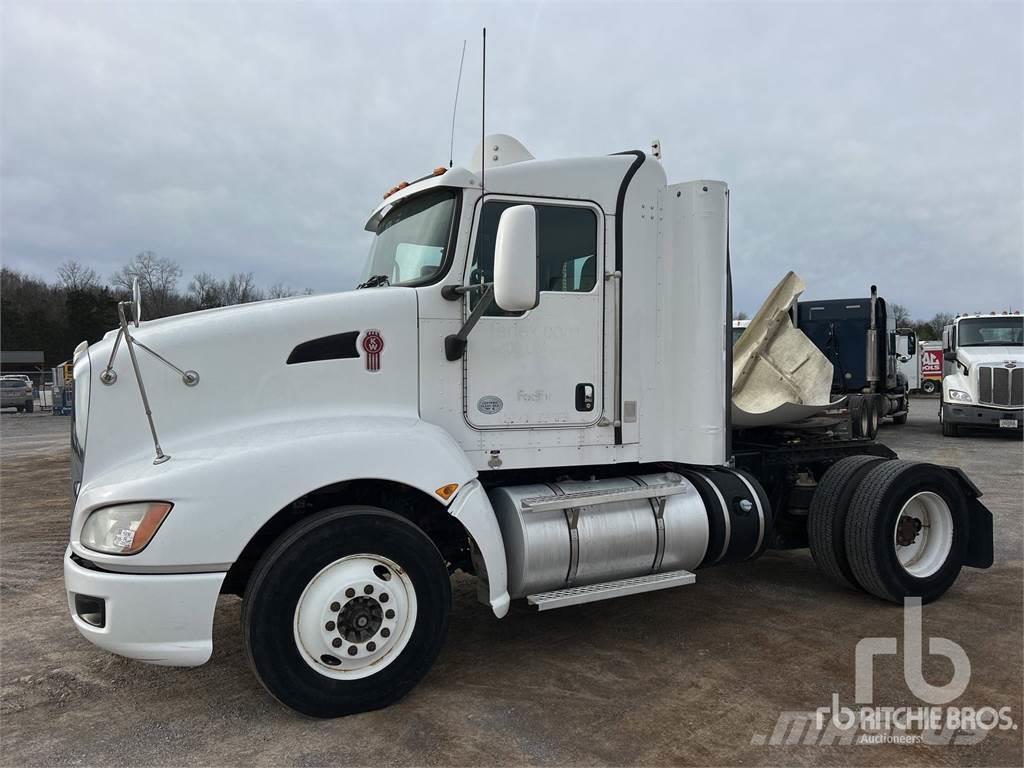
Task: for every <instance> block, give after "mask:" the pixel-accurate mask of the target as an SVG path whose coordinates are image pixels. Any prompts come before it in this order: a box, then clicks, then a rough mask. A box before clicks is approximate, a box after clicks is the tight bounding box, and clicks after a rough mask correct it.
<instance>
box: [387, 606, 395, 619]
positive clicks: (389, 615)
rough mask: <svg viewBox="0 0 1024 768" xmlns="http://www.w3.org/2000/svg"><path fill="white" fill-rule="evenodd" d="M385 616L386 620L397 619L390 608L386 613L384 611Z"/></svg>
mask: <svg viewBox="0 0 1024 768" xmlns="http://www.w3.org/2000/svg"><path fill="white" fill-rule="evenodd" d="M384 616H385V617H386V618H389V619H393V618H395V612H394V611H392V610H391V609H390V608H388V609H387V610H386V611H384Z"/></svg>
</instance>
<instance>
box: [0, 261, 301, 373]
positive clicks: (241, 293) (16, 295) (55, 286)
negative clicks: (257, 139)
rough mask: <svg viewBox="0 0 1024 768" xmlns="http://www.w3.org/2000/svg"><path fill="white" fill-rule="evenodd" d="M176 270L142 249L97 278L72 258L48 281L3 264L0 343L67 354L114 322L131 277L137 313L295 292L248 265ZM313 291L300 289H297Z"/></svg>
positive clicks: (53, 355)
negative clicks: (137, 292)
mask: <svg viewBox="0 0 1024 768" xmlns="http://www.w3.org/2000/svg"><path fill="white" fill-rule="evenodd" d="M182 275H183V271H182V268H181V266H180V265H179V264H178V263H177V262H175V261H174V260H173V259H169V258H167V257H162V256H157V255H156V254H155V253H153V252H152V251H143V252H142V253H139V254H137V255H136V256H135V257H134V258H132V260H131V261H129V262H128V263H127V264H125V265H124V266H123V267H121V268H120V269H119V270H117V271H116V272H114V274H112V275H111V276H110V278H109V279H107V280H103V279H102V278H101V277H100V275H99V274H98V273H97V272H96V270H94V269H92V268H91V267H88V266H85V265H83V264H81V263H80V262H77V261H67V262H65V263H64V264H62V265H61V266H60V267H59V268H58V269H57V279H56V280H55V281H54V282H47V281H46V280H44V279H42V278H39V277H34V276H32V275H28V274H25V273H24V272H20V271H18V270H15V269H9V268H7V267H4V268H3V269H2V270H0V317H2V318H3V322H2V323H0V346H2V347H3V349H4V350H9V351H14V350H21V351H29V350H42V351H43V353H44V355H45V357H46V364H47V366H53V365H57V364H58V363H61V362H63V361H64V360H67V359H68V358H70V357H71V353H72V352H73V351H74V349H75V347H76V346H77V345H78V343H79V342H81V341H83V340H84V341H88V342H90V343H92V342H95V341H98V340H99V339H100V338H102V336H103V334H105V333H106V332H107V331H109V330H111V329H112V328H116V327H117V325H118V317H117V302H118V301H121V300H124V299H127V298H129V296H130V294H131V286H132V282H133V281H134V280H135V279H138V281H139V286H140V288H141V289H142V314H143V318H144V319H153V318H157V317H167V316H170V315H178V314H181V313H183V312H192V311H194V310H198V309H212V308H214V307H226V306H230V305H232V304H245V303H248V302H251V301H261V300H263V299H278V298H284V297H287V296H293V295H295V293H296V292H295V291H293V290H292V289H291V288H289V287H288V286H286V285H284V284H283V283H275V284H274V285H271V286H269V287H267V288H261V287H260V286H259V285H258V284H257V283H256V280H255V278H254V277H253V273H252V272H235V273H233V274H231V275H228V276H227V277H226V278H219V277H217V276H215V275H213V274H211V273H209V272H197V273H196V274H194V275H193V276H192V278H191V279H190V280H189V281H188V284H187V285H185V286H184V288H183V289H179V283H180V281H181V279H182ZM312 292H313V291H312V290H310V289H306V290H305V291H304V293H307V294H310V293H312Z"/></svg>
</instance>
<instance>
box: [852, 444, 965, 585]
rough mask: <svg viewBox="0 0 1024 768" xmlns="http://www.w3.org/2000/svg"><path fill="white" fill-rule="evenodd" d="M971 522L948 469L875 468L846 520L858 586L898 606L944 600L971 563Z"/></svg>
mask: <svg viewBox="0 0 1024 768" xmlns="http://www.w3.org/2000/svg"><path fill="white" fill-rule="evenodd" d="M967 515H968V511H967V502H966V499H965V498H964V495H963V492H962V491H961V490H960V487H959V485H957V483H956V481H955V480H954V479H953V478H952V476H951V475H950V473H949V472H948V471H947V470H945V469H942V468H941V467H936V466H934V465H932V464H920V463H917V462H913V461H899V460H897V461H886V462H883V463H882V464H879V465H877V466H875V467H873V468H872V469H871V470H870V471H869V472H868V473H867V474H866V475H865V476H864V478H863V480H861V482H860V484H859V486H858V487H857V490H856V492H855V493H854V495H853V499H852V500H851V502H850V510H849V513H848V514H847V518H846V554H847V557H848V559H849V562H850V567H851V568H852V570H853V575H854V577H855V578H856V580H857V583H858V584H860V586H861V587H863V588H864V589H865V590H867V591H868V592H870V593H872V594H873V595H876V596H878V597H880V598H882V599H883V600H889V601H891V602H894V603H902V602H903V600H904V598H907V597H920V598H921V601H922V602H923V603H928V602H931V601H932V600H935V599H937V598H938V597H941V596H942V595H943V594H944V593H945V592H946V590H948V589H949V588H950V586H952V584H953V582H954V581H956V577H957V576H958V575H959V573H960V568H961V567H962V565H963V562H964V559H965V557H966V553H967V543H968V542H967V532H968V530H969V528H968V518H967Z"/></svg>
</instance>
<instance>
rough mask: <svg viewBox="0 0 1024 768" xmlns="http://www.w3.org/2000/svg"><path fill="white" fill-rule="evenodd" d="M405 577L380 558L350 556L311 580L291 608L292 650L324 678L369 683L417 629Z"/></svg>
mask: <svg viewBox="0 0 1024 768" xmlns="http://www.w3.org/2000/svg"><path fill="white" fill-rule="evenodd" d="M416 607H417V604H416V590H415V589H414V587H413V584H412V580H411V579H410V578H409V575H408V574H407V573H406V572H405V571H404V570H402V569H401V568H400V567H399V566H398V565H397V564H395V563H394V562H392V561H391V560H389V559H388V558H386V557H383V556H381V555H372V554H360V555H349V556H347V557H343V558H341V559H340V560H336V561H334V562H333V563H331V564H330V565H328V566H327V567H326V568H324V569H322V570H321V571H320V572H319V573H318V574H317V575H316V576H314V577H313V578H312V579H311V580H310V582H309V584H307V585H306V588H305V589H304V590H303V591H302V595H301V596H300V597H299V602H298V604H297V605H296V606H295V616H294V622H293V627H294V633H295V645H296V646H297V647H298V649H299V653H300V655H301V656H302V658H303V660H304V661H305V662H306V663H307V664H308V665H309V666H310V667H312V668H313V669H315V670H316V671H317V672H319V673H320V674H322V675H325V676H326V677H332V678H335V679H340V680H354V679H358V678H361V677H368V676H369V675H373V674H376V673H377V672H379V671H380V670H382V669H384V668H385V667H387V666H388V665H389V664H391V663H392V662H393V661H394V660H395V659H396V658H398V656H399V655H400V654H401V653H402V650H403V649H404V648H405V646H406V644H407V643H408V642H409V638H410V637H411V636H412V630H413V627H414V626H415V625H416Z"/></svg>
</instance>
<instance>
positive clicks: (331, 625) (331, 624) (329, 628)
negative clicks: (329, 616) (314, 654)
mask: <svg viewBox="0 0 1024 768" xmlns="http://www.w3.org/2000/svg"><path fill="white" fill-rule="evenodd" d="M324 629H326V630H327V631H328V632H333V631H334V622H333V621H328V622H327V623H326V624H324Z"/></svg>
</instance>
